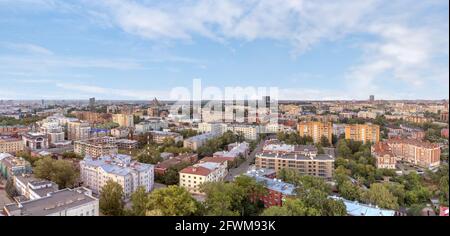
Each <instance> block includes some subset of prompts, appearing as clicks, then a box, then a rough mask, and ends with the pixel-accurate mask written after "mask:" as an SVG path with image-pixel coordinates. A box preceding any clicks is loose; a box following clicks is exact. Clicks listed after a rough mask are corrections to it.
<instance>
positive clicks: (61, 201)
mask: <svg viewBox="0 0 450 236" xmlns="http://www.w3.org/2000/svg"><path fill="white" fill-rule="evenodd" d="M3 212H4V214H5V215H6V216H98V215H99V200H98V199H97V198H95V197H93V196H92V192H91V191H90V190H89V189H86V188H75V189H63V190H59V191H55V192H51V193H48V195H47V196H45V197H41V198H37V199H32V200H28V201H25V202H16V203H11V204H8V205H6V206H4V208H3Z"/></svg>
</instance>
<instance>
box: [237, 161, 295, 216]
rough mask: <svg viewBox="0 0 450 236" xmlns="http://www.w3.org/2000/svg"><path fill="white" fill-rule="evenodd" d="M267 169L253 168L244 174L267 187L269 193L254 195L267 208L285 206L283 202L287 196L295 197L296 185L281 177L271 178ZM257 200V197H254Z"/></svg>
mask: <svg viewBox="0 0 450 236" xmlns="http://www.w3.org/2000/svg"><path fill="white" fill-rule="evenodd" d="M265 172H266V171H265V169H256V170H251V171H248V172H247V173H245V174H244V175H246V176H248V177H251V178H253V179H255V181H256V182H258V183H261V184H263V185H264V187H266V189H267V194H264V195H263V196H253V198H255V197H256V198H258V199H259V200H261V201H262V202H263V203H264V207H265V208H269V207H273V206H278V207H281V206H283V202H284V200H285V199H286V198H289V197H294V196H295V195H296V192H295V189H296V187H295V185H293V184H289V183H285V182H283V181H281V180H280V179H275V178H269V177H267V176H265V175H264V173H265ZM253 200H256V199H253Z"/></svg>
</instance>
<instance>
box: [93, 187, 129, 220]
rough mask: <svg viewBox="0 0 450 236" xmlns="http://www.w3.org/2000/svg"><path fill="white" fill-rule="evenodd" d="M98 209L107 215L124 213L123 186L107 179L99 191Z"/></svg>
mask: <svg viewBox="0 0 450 236" xmlns="http://www.w3.org/2000/svg"><path fill="white" fill-rule="evenodd" d="M99 204H100V211H101V212H102V213H103V214H104V215H107V216H121V215H123V214H124V207H125V203H124V201H123V188H122V186H121V185H120V184H118V183H116V182H114V181H112V180H108V181H107V182H106V184H105V185H104V186H103V188H102V190H101V192H100V203H99Z"/></svg>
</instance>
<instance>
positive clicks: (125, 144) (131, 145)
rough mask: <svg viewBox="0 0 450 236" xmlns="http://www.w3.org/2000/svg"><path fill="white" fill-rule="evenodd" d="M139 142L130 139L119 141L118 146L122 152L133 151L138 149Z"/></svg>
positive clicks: (117, 141)
mask: <svg viewBox="0 0 450 236" xmlns="http://www.w3.org/2000/svg"><path fill="white" fill-rule="evenodd" d="M138 144H139V142H138V141H136V140H130V139H117V140H116V145H117V147H118V148H119V149H120V150H133V149H136V148H138Z"/></svg>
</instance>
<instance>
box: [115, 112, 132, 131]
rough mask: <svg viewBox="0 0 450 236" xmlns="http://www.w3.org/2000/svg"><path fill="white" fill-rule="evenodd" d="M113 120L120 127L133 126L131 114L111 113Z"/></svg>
mask: <svg viewBox="0 0 450 236" xmlns="http://www.w3.org/2000/svg"><path fill="white" fill-rule="evenodd" d="M113 122H115V123H117V124H119V126H120V127H127V128H129V127H134V117H133V115H131V114H113Z"/></svg>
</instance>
